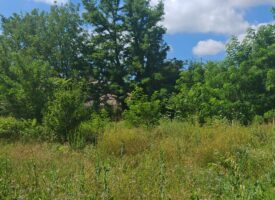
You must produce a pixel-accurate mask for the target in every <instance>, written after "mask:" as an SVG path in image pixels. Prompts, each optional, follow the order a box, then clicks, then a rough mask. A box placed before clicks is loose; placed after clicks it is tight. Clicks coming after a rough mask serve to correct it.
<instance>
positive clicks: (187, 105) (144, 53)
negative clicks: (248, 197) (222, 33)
mask: <svg viewBox="0 0 275 200" xmlns="http://www.w3.org/2000/svg"><path fill="white" fill-rule="evenodd" d="M82 3H83V7H84V11H83V12H82V11H81V12H80V6H79V5H74V4H72V3H69V4H66V5H63V6H56V5H54V6H52V7H51V9H50V11H48V12H46V11H41V10H38V9H34V10H32V11H31V12H28V13H15V14H13V15H12V16H10V17H5V16H2V17H1V33H0V91H1V93H0V115H1V116H13V117H15V118H17V119H25V120H29V119H35V120H37V122H38V123H39V124H46V125H47V127H50V129H52V130H54V131H55V132H64V135H63V136H64V138H65V139H66V137H67V134H69V132H70V131H71V130H74V129H75V128H76V127H79V124H80V123H81V122H82V121H85V120H88V119H90V118H91V113H97V114H98V115H99V116H101V115H102V109H104V110H105V111H106V113H107V115H108V116H109V117H110V119H111V120H120V119H122V118H124V119H126V120H127V121H129V122H130V124H131V125H134V126H140V125H145V126H151V125H155V124H157V123H158V120H159V119H160V118H162V117H165V118H169V119H179V120H189V119H196V120H197V121H199V122H200V123H204V122H206V121H207V120H208V119H211V118H219V119H227V120H238V121H240V122H241V123H243V124H248V123H250V122H252V121H253V120H258V121H263V120H270V119H273V118H274V117H275V34H274V25H265V26H261V27H260V28H259V29H258V30H253V29H249V30H248V31H247V34H246V37H245V39H244V40H242V41H239V40H238V38H237V37H232V39H231V41H230V42H229V43H228V44H227V47H226V57H225V59H224V60H222V61H217V62H213V61H209V62H194V61H188V62H186V61H182V60H178V59H167V53H168V51H169V46H168V44H167V43H166V42H165V41H164V39H163V36H164V35H165V33H166V29H165V28H164V27H163V26H162V25H161V24H160V22H161V21H162V20H163V17H164V5H163V3H162V2H159V3H158V4H157V5H155V6H151V5H150V1H149V0H114V1H109V0H82ZM80 13H81V14H80ZM272 13H273V14H274V13H275V11H274V9H272ZM183 20H184V19H183ZM105 111H104V112H105ZM103 115H104V116H105V114H103ZM64 138H63V139H64Z"/></svg>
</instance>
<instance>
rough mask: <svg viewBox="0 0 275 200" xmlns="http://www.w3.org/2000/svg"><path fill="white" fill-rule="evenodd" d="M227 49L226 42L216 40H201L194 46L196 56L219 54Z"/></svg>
mask: <svg viewBox="0 0 275 200" xmlns="http://www.w3.org/2000/svg"><path fill="white" fill-rule="evenodd" d="M224 50H225V44H224V43H223V42H221V41H216V40H212V39H209V40H204V41H199V42H198V44H197V45H196V46H195V47H194V48H193V54H194V55H196V56H211V55H217V54H219V53H221V52H223V51H224Z"/></svg>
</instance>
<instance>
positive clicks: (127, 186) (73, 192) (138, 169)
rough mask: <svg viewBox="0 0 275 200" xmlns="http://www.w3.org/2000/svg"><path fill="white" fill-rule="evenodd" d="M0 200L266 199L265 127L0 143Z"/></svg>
mask: <svg viewBox="0 0 275 200" xmlns="http://www.w3.org/2000/svg"><path fill="white" fill-rule="evenodd" d="M0 146H1V148H0V199H104V200H107V199H108V200H110V199H125V200H126V199H129V200H132V199H148V200H153V199H163V200H164V199H175V200H176V199H178V200H181V199H193V200H195V199H196V200H197V199H245V200H248V199H253V200H257V199H259V200H262V199H274V198H275V154H274V151H275V132H274V130H273V126H272V125H271V124H269V125H268V124H263V125H259V124H253V125H250V126H241V125H239V124H237V123H235V124H229V123H226V122H221V121H213V122H211V123H207V124H205V125H204V126H200V125H197V124H192V123H185V122H177V121H162V122H161V123H160V125H158V126H157V127H155V128H151V129H150V128H147V129H145V128H127V126H125V125H124V123H123V122H120V123H113V124H112V125H111V126H110V127H108V129H106V130H105V132H104V134H101V135H99V138H98V141H97V144H95V145H92V144H90V145H87V146H86V147H85V148H84V149H81V150H79V149H74V148H72V147H71V146H70V145H69V144H66V143H65V144H60V143H51V142H38V141H24V140H4V139H1V140H0Z"/></svg>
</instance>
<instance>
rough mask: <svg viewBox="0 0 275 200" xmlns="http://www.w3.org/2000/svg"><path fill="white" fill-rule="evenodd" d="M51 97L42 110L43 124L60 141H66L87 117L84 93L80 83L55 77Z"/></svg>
mask: <svg viewBox="0 0 275 200" xmlns="http://www.w3.org/2000/svg"><path fill="white" fill-rule="evenodd" d="M55 85H56V87H55V88H56V89H55V91H54V95H53V98H52V99H51V100H50V101H49V102H48V105H47V109H46V110H45V112H44V118H43V122H44V125H45V126H46V127H47V128H48V129H49V130H50V131H51V132H53V133H54V135H55V136H56V139H57V140H58V141H61V142H65V141H68V140H69V138H70V135H72V134H75V133H76V129H77V128H78V126H79V124H80V123H81V122H82V121H84V120H86V119H87V118H88V115H89V112H88V109H87V108H85V107H84V102H85V98H86V95H85V94H84V93H83V89H82V86H81V84H79V83H76V82H74V81H72V80H65V79H56V80H55Z"/></svg>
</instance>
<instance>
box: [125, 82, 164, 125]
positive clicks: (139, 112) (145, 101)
mask: <svg viewBox="0 0 275 200" xmlns="http://www.w3.org/2000/svg"><path fill="white" fill-rule="evenodd" d="M126 103H127V105H128V108H129V109H128V110H126V111H124V113H123V117H124V119H125V120H126V121H127V122H128V124H130V125H131V126H134V127H139V126H145V127H147V128H149V127H153V126H155V125H157V124H158V123H159V120H160V117H161V114H160V101H159V100H152V99H149V97H148V96H147V95H145V94H144V93H143V90H142V89H141V88H139V87H137V88H136V89H135V90H134V91H133V92H132V93H131V95H130V96H129V97H128V99H127V100H126Z"/></svg>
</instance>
